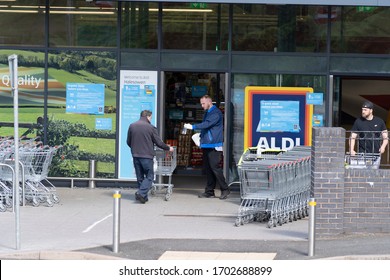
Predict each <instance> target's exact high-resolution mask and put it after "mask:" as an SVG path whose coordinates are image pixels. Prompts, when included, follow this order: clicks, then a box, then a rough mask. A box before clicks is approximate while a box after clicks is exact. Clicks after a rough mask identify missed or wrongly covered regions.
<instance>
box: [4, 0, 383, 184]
mask: <svg viewBox="0 0 390 280" xmlns="http://www.w3.org/2000/svg"><path fill="white" fill-rule="evenodd" d="M237 2H238V1H237ZM0 6H1V8H0V15H1V17H0V18H1V19H0V21H1V22H2V26H7V25H12V27H13V28H2V29H1V30H0V58H1V61H0V67H1V69H2V72H1V74H0V75H1V83H2V85H1V88H0V107H1V111H0V119H1V121H0V122H1V123H2V125H1V127H0V135H1V136H4V135H9V134H10V133H11V132H12V128H11V124H12V99H11V97H10V89H9V84H8V83H7V75H8V60H7V57H8V56H9V55H11V54H17V55H18V58H19V67H20V68H21V70H20V75H19V76H20V79H21V82H20V95H21V97H20V98H21V102H20V122H21V123H24V124H26V126H28V125H27V124H37V120H38V119H40V120H41V119H43V122H44V127H43V130H42V131H39V132H37V133H42V136H43V137H44V139H45V141H54V142H52V143H53V144H54V143H60V142H61V141H65V140H66V142H67V143H68V144H69V151H68V152H69V153H68V154H67V156H68V158H67V159H72V160H73V161H69V162H65V163H63V164H64V166H65V167H64V169H63V170H62V171H64V170H65V171H66V172H63V173H61V172H59V173H58V174H59V175H58V176H87V165H88V161H89V160H90V159H97V160H98V161H99V164H98V173H99V176H103V177H113V176H115V174H116V172H117V170H116V169H117V163H116V157H117V151H118V147H116V145H117V142H116V140H115V138H118V133H119V132H118V131H117V129H116V128H117V114H118V113H117V112H118V108H117V104H118V99H119V96H118V95H119V93H118V92H119V91H118V89H117V82H118V81H117V79H118V77H119V71H120V70H123V69H124V70H154V71H158V72H159V74H161V73H164V72H180V71H181V72H186V73H191V72H193V73H219V74H224V73H227V75H226V84H227V88H226V89H225V92H224V96H225V101H226V102H231V104H230V105H229V106H226V104H225V108H226V112H227V113H228V114H227V118H226V119H227V120H228V121H229V122H230V124H231V126H230V127H229V128H230V129H229V135H227V136H228V139H227V141H228V150H229V151H228V154H229V153H230V155H229V157H228V159H227V160H226V163H227V164H228V165H229V168H228V169H229V174H228V175H229V176H228V178H229V181H233V180H234V179H236V176H237V170H236V168H235V163H237V160H238V159H239V156H240V155H241V153H242V148H243V122H244V119H243V115H244V99H243V98H244V89H245V87H246V86H248V85H257V86H310V87H312V88H313V89H314V91H316V92H323V93H324V101H325V103H324V105H322V106H315V112H314V113H315V114H320V115H323V116H324V125H330V126H331V125H333V124H334V121H337V120H338V117H339V116H340V114H339V113H336V112H337V110H339V90H340V89H339V86H338V85H339V84H340V81H339V80H338V79H335V83H334V84H333V86H334V88H333V89H332V91H331V92H332V93H333V94H334V96H328V92H329V91H330V90H329V88H328V87H329V86H328V85H329V77H330V76H332V75H335V76H342V75H346V76H350V75H354V76H359V75H360V76H362V75H365V76H381V77H383V78H388V77H389V76H390V68H389V67H388V65H389V63H390V62H389V61H390V57H389V50H390V49H389V48H390V44H389V37H390V35H389V34H390V30H389V28H390V26H389V25H388V24H387V21H386V20H387V19H388V18H389V14H390V7H373V8H372V7H356V6H332V7H331V8H330V6H314V5H275V4H270V5H262V4H253V5H250V4H240V3H235V4H216V3H204V4H200V3H191V2H187V3H170V2H144V1H142V2H134V1H124V2H121V1H93V2H87V1H82V0H80V1H72V0H67V1H65V0H59V1H49V0H46V1H45V0H41V1H38V0H37V1H23V0H16V1H0ZM159 77H161V75H160V76H159ZM22 80H23V81H22ZM38 81H39V82H38ZM69 83H72V84H92V85H95V84H96V85H98V84H104V88H105V89H104V108H103V110H104V115H103V116H102V117H101V118H104V119H109V120H107V121H108V123H110V125H109V126H108V127H105V129H103V130H101V129H98V128H97V126H96V118H100V116H94V115H90V114H69V113H67V112H66V106H67V96H66V94H67V91H66V87H67V84H69ZM158 90H159V91H162V90H163V89H162V88H161V89H158ZM328 101H333V103H332V106H330V107H329V108H328V107H327V104H326V102H328ZM161 104H163V102H162V103H161ZM340 106H341V105H340ZM327 108H328V109H327ZM328 118H329V119H330V120H331V121H328ZM51 123H55V124H56V127H55V128H56V129H62V132H61V133H63V136H64V137H65V136H66V137H65V138H63V139H60V138H58V137H57V136H58V135H59V134H58V133H57V134H56V135H54V134H55V133H54V134H50V133H51V132H52V130H51V129H53V127H51V126H50V124H51ZM35 127H38V126H35ZM163 129H164V128H163ZM77 131H84V132H83V133H78V132H77ZM25 132H26V133H30V134H31V132H27V130H26V129H25V130H23V129H22V128H21V134H22V133H25ZM65 132H67V133H65ZM68 132H71V133H68ZM65 134H66V135H65ZM91 135H93V137H91ZM56 137H57V138H56ZM55 141H59V142H55ZM71 151H77V153H71ZM65 158H66V157H65ZM77 170H81V171H82V172H81V173H80V172H76V171H77Z"/></svg>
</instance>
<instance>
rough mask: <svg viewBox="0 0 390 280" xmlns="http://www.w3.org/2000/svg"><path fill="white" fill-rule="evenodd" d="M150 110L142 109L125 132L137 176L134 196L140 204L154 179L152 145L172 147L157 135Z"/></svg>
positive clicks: (145, 200) (170, 148)
mask: <svg viewBox="0 0 390 280" xmlns="http://www.w3.org/2000/svg"><path fill="white" fill-rule="evenodd" d="M151 120H152V112H151V111H149V110H143V111H142V112H141V117H140V119H139V120H138V121H136V122H134V123H132V124H130V126H129V130H128V132H127V145H128V146H129V147H130V149H131V154H132V156H133V163H134V169H135V175H136V176H137V184H138V191H137V192H136V193H135V198H136V200H138V201H139V202H141V203H142V204H145V202H147V201H148V192H149V190H150V189H151V187H152V184H153V179H154V170H153V158H154V154H155V152H154V145H156V146H157V147H159V148H161V149H163V150H167V151H168V150H169V151H170V152H173V150H174V149H173V147H170V146H168V145H167V144H165V143H164V142H163V141H162V140H161V138H160V136H159V135H158V132H157V128H156V127H155V126H153V125H152V124H151V123H150V121H151Z"/></svg>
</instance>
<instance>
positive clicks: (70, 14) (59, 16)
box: [49, 0, 117, 47]
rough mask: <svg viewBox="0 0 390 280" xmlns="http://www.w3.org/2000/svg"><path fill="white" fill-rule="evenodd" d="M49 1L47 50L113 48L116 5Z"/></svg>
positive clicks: (99, 2) (113, 3) (108, 2)
mask: <svg viewBox="0 0 390 280" xmlns="http://www.w3.org/2000/svg"><path fill="white" fill-rule="evenodd" d="M50 2H51V4H50V11H49V26H50V28H49V46H50V47H59V46H88V47H115V46H116V34H117V8H116V5H117V3H116V2H114V1H72V0H56V1H50Z"/></svg>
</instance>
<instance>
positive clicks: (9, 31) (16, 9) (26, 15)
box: [0, 0, 46, 46]
mask: <svg viewBox="0 0 390 280" xmlns="http://www.w3.org/2000/svg"><path fill="white" fill-rule="evenodd" d="M45 2H46V1H45V0H35V1H34V0H32V1H29V0H26V1H22V0H18V1H13V2H10V1H0V26H2V28H1V29H0V46H44V44H45ZM10 26H12V28H9V27H10Z"/></svg>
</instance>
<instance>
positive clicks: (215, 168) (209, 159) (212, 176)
mask: <svg viewBox="0 0 390 280" xmlns="http://www.w3.org/2000/svg"><path fill="white" fill-rule="evenodd" d="M202 151H203V167H204V172H205V174H206V178H207V185H206V189H205V193H207V194H212V195H214V189H215V187H216V185H217V183H218V185H219V187H220V189H221V191H226V190H228V189H229V187H228V185H227V184H226V180H225V176H224V175H223V169H222V156H223V154H222V151H221V152H220V151H216V150H215V149H202Z"/></svg>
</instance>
